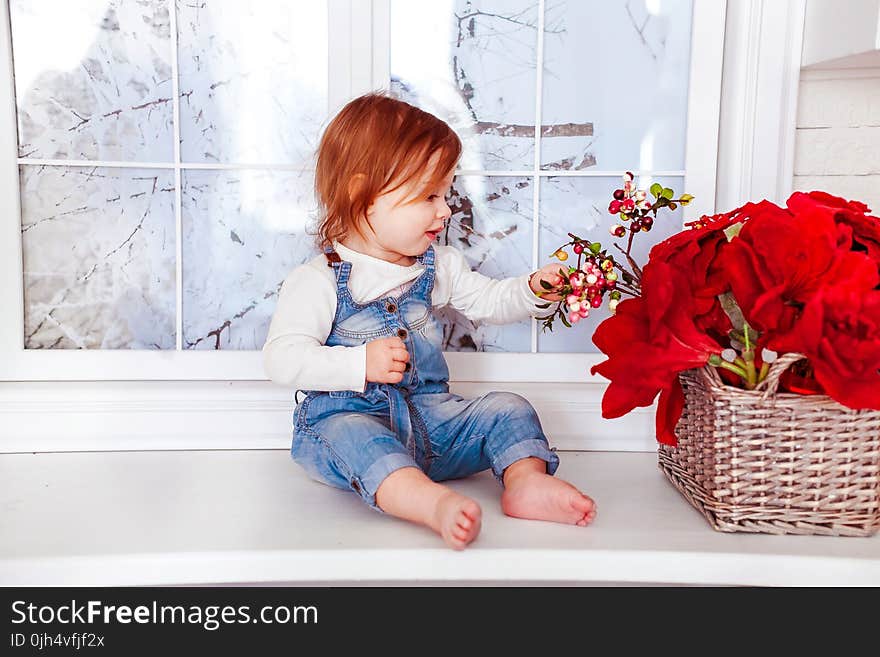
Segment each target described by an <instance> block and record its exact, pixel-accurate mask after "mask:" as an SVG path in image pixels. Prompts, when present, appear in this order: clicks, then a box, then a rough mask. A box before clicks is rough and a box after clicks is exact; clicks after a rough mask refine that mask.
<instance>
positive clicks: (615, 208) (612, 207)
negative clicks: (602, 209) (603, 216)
mask: <svg viewBox="0 0 880 657" xmlns="http://www.w3.org/2000/svg"><path fill="white" fill-rule="evenodd" d="M608 212H609V213H611V214H617V213H618V212H620V201H611V203H609V204H608Z"/></svg>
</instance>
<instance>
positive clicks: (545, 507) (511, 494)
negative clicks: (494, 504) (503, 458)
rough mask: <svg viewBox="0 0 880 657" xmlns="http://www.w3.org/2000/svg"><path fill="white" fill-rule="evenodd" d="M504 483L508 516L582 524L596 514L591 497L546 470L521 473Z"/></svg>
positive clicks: (503, 501)
mask: <svg viewBox="0 0 880 657" xmlns="http://www.w3.org/2000/svg"><path fill="white" fill-rule="evenodd" d="M504 483H505V489H504V493H503V494H502V495H501V509H502V510H503V511H504V513H505V514H507V515H509V516H513V517H515V518H527V519H529V520H549V521H551V522H560V523H563V524H566V525H579V526H581V527H585V526H586V525H588V524H589V523H590V522H592V521H593V518H595V517H596V504H595V503H594V502H593V500H592V499H591V498H589V497H587V496H586V495H584V494H583V493H581V492H580V491H579V490H578V489H577V488H575V487H574V486H572V485H571V484H570V483H568V482H567V481H563V480H562V479H557V478H556V477H553V476H551V475H548V474H546V473H545V472H536V471H530V472H521V473H519V474H517V476H515V477H514V476H512V477H507V478H505V482H504Z"/></svg>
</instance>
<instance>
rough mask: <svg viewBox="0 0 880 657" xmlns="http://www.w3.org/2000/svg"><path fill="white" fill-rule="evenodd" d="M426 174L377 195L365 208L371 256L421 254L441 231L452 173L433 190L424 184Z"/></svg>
mask: <svg viewBox="0 0 880 657" xmlns="http://www.w3.org/2000/svg"><path fill="white" fill-rule="evenodd" d="M428 177H429V176H428V175H427V174H426V175H423V176H421V177H419V178H418V179H417V180H415V181H413V183H412V184H409V185H404V186H403V187H401V188H399V189H396V190H394V191H392V192H388V193H385V194H381V195H380V196H379V197H378V198H377V199H376V200H375V201H374V202H373V204H372V205H371V206H370V207H369V209H368V210H367V217H368V218H369V220H370V224H371V225H372V228H373V231H372V234H370V230H369V226H365V231H364V232H365V233H366V234H367V235H369V237H370V238H371V239H370V240H369V241H370V242H371V243H372V244H371V246H372V247H373V249H374V250H375V251H376V253H374V255H378V257H382V258H383V259H385V260H390V261H394V260H395V259H400V258H401V257H413V256H417V255H421V254H422V253H424V252H425V251H426V250H427V249H428V247H429V246H430V245H431V242H433V241H434V240H435V239H436V238H437V235H438V233H440V231H442V230H443V228H444V226H445V225H446V220H447V219H449V217H450V215H451V214H452V211H451V210H450V209H449V206H448V205H447V204H446V194H447V193H448V192H449V188H450V187H451V186H452V178H453V174H452V173H450V174H449V175H448V176H447V177H446V178H445V179H444V180H443V181H442V182H441V183H440V185H438V186H437V187H436V188H434V189H429V188H427V187H426V186H425V183H426V182H427V179H428ZM380 252H381V255H379V253H380Z"/></svg>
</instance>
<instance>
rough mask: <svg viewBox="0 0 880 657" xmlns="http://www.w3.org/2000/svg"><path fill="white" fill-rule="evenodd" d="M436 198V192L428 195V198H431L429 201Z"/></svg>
mask: <svg viewBox="0 0 880 657" xmlns="http://www.w3.org/2000/svg"><path fill="white" fill-rule="evenodd" d="M435 198H437V195H436V194H431V195H430V196H429V197H428V200H429V201H433V200H434V199H435Z"/></svg>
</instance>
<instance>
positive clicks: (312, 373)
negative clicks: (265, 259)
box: [262, 264, 367, 392]
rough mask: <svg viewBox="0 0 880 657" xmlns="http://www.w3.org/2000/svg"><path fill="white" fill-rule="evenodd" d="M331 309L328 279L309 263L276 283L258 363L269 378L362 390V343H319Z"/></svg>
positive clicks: (332, 298)
mask: <svg viewBox="0 0 880 657" xmlns="http://www.w3.org/2000/svg"><path fill="white" fill-rule="evenodd" d="M335 315H336V288H335V286H334V284H333V280H332V279H331V278H328V277H326V276H322V275H321V272H319V271H318V270H316V269H315V267H313V266H311V265H309V264H305V265H301V266H300V267H297V268H296V269H294V270H293V271H292V272H291V273H290V274H289V275H288V277H287V278H286V279H285V280H284V283H282V285H281V291H280V293H279V295H278V304H277V306H276V308H275V314H274V315H273V316H272V322H271V323H270V325H269V334H268V336H267V337H266V342H265V344H264V345H263V349H262V353H263V369H264V370H265V372H266V375H267V376H268V377H269V379H271V380H272V381H273V382H275V383H278V384H280V385H284V386H293V387H294V388H297V389H300V390H353V391H355V392H363V391H364V389H365V386H366V370H367V347H366V345H359V346H356V347H344V346H335V347H328V346H326V345H325V344H324V343H325V342H326V341H327V337H328V336H329V335H330V331H331V330H332V328H333V318H334V317H335Z"/></svg>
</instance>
